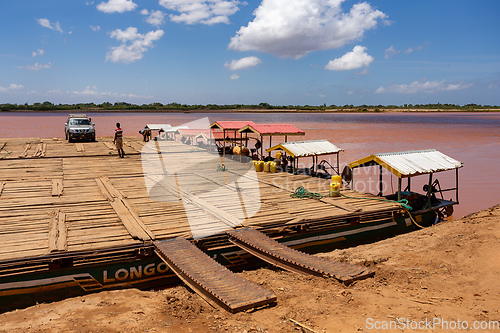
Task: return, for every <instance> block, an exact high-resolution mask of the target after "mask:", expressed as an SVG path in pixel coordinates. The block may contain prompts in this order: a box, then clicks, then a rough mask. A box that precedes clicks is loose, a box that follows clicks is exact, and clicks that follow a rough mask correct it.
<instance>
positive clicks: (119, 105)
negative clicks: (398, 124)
mask: <svg viewBox="0 0 500 333" xmlns="http://www.w3.org/2000/svg"><path fill="white" fill-rule="evenodd" d="M242 109H254V110H282V111H286V110H299V111H300V110H304V111H310V110H313V111H314V110H316V111H325V110H339V111H353V112H354V111H375V112H377V111H381V110H383V109H401V110H408V109H412V110H413V109H422V110H443V111H444V110H463V111H475V110H488V109H500V106H493V105H479V104H465V105H459V104H441V103H437V104H403V105H365V104H363V105H357V106H356V105H352V104H350V105H347V104H346V105H328V106H327V105H326V104H323V105H317V106H314V105H271V104H269V103H260V104H256V105H252V104H251V105H247V104H229V105H218V104H207V105H188V104H179V103H169V104H162V103H150V104H141V105H137V104H132V103H126V102H116V103H110V102H105V103H102V104H95V103H77V104H53V103H51V102H48V101H46V102H43V103H33V104H28V103H26V104H0V111H66V110H68V111H71V110H91V111H100V110H102V111H106V110H158V111H160V110H165V111H196V110H200V111H202V110H242Z"/></svg>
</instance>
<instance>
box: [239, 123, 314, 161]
mask: <svg viewBox="0 0 500 333" xmlns="http://www.w3.org/2000/svg"><path fill="white" fill-rule="evenodd" d="M238 132H239V133H240V134H243V133H245V135H248V133H254V134H257V135H259V136H260V143H261V144H260V155H261V158H264V139H263V137H265V136H268V137H269V147H271V146H272V137H273V136H284V137H285V142H287V140H288V136H290V135H305V134H306V132H304V131H303V130H301V129H299V128H297V127H295V126H294V125H292V124H248V125H246V126H244V127H242V128H241V129H239V130H238ZM266 151H267V150H266Z"/></svg>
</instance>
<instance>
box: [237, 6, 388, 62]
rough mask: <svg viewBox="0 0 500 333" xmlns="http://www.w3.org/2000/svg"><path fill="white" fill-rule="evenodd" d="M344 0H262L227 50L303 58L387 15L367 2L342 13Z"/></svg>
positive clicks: (357, 36) (337, 45) (338, 44)
mask: <svg viewBox="0 0 500 333" xmlns="http://www.w3.org/2000/svg"><path fill="white" fill-rule="evenodd" d="M343 1H344V0H309V1H304V0H263V1H262V3H261V5H260V6H259V7H258V8H257V9H256V10H255V11H254V15H255V18H254V20H253V21H252V22H250V23H249V24H248V25H247V26H246V27H241V28H240V29H239V31H238V32H237V33H236V35H235V36H234V37H233V38H231V41H230V43H229V46H228V47H229V49H232V50H236V51H250V50H254V51H260V52H267V53H272V54H275V55H277V56H278V57H281V58H295V59H299V58H302V57H304V56H305V55H306V54H307V53H309V52H313V51H317V50H329V49H337V48H340V47H342V46H344V45H346V44H348V43H352V42H353V41H356V40H360V39H362V37H363V34H364V32H365V30H369V29H373V28H375V27H376V26H377V23H378V22H379V20H384V19H385V18H386V17H387V15H386V14H384V13H382V12H381V11H379V10H375V9H374V8H372V7H371V6H370V5H369V4H368V3H367V2H361V3H358V4H355V5H353V6H352V8H351V9H350V11H349V12H348V13H344V12H342V8H341V5H342V2H343Z"/></svg>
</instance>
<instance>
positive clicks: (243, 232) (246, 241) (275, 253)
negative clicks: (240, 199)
mask: <svg viewBox="0 0 500 333" xmlns="http://www.w3.org/2000/svg"><path fill="white" fill-rule="evenodd" d="M226 233H227V234H228V235H229V240H230V241H231V242H233V243H234V244H236V245H238V246H239V247H241V248H242V249H244V250H245V251H248V252H250V253H251V254H253V255H254V256H256V257H258V258H260V259H262V260H264V261H266V262H269V263H270V264H273V265H275V266H278V267H280V268H283V269H286V270H289V271H292V272H297V273H301V274H312V275H318V276H330V277H334V278H336V279H337V280H339V281H341V282H344V283H350V282H352V281H355V280H359V279H363V278H366V277H369V276H373V275H374V274H375V272H374V271H372V270H371V269H369V268H367V267H363V266H359V265H353V264H349V263H345V262H340V261H333V260H329V259H326V258H320V257H316V256H313V255H309V254H307V253H304V252H300V251H297V250H294V249H292V248H289V247H287V246H285V245H282V244H280V243H278V242H277V241H275V240H274V239H272V238H269V237H267V236H266V235H265V234H263V233H262V232H260V231H257V230H255V229H252V228H243V229H238V230H230V231H226Z"/></svg>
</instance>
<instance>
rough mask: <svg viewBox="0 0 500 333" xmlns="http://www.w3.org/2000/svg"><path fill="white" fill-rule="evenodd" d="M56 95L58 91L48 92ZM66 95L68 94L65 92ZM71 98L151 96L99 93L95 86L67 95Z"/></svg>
mask: <svg viewBox="0 0 500 333" xmlns="http://www.w3.org/2000/svg"><path fill="white" fill-rule="evenodd" d="M50 92H53V93H56V94H60V93H61V91H60V90H55V91H50ZM66 93H68V92H66ZM68 94H71V95H73V96H90V97H93V98H109V97H114V98H152V97H153V96H144V95H136V94H124V93H117V92H108V91H99V89H98V88H97V86H92V87H91V86H87V87H86V88H85V90H83V91H73V92H72V93H68Z"/></svg>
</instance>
